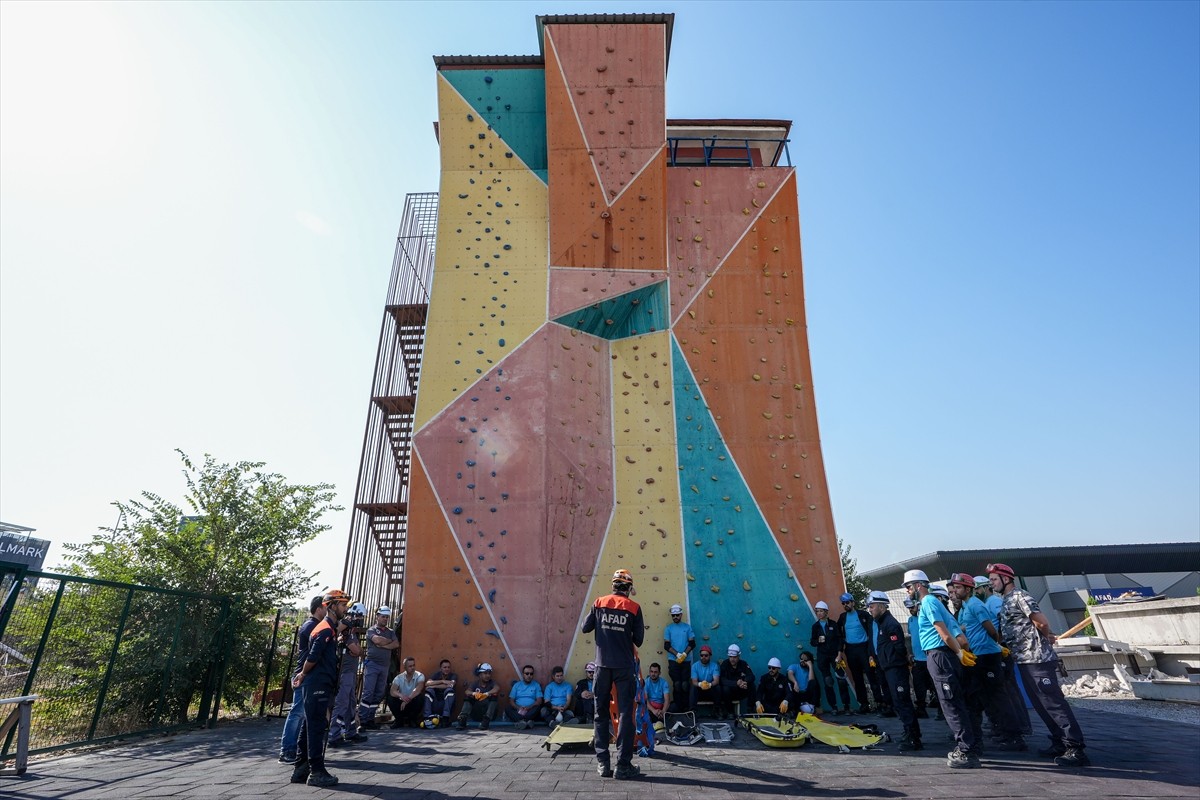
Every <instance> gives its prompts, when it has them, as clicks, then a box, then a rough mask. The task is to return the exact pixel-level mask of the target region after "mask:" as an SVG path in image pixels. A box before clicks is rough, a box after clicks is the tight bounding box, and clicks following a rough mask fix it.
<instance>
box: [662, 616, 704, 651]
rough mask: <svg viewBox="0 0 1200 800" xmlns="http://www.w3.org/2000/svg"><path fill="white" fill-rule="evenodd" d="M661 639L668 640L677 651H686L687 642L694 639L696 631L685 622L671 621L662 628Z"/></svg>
mask: <svg viewBox="0 0 1200 800" xmlns="http://www.w3.org/2000/svg"><path fill="white" fill-rule="evenodd" d="M663 641H664V642H670V643H671V647H674V648H675V650H676V651H677V652H680V653H683V652H686V651H687V646H688V642H694V641H696V633H695V631H693V630H692V626H691V625H688V624H687V623H686V622H672V623H671V624H670V625H668V626H667V627H666V628H665V629H663Z"/></svg>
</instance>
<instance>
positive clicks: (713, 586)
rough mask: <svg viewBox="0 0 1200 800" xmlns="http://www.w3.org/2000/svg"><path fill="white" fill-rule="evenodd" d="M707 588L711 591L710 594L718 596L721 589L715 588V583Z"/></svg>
mask: <svg viewBox="0 0 1200 800" xmlns="http://www.w3.org/2000/svg"><path fill="white" fill-rule="evenodd" d="M708 588H709V589H711V590H712V593H713V594H720V593H721V587H720V586H717V585H716V584H715V583H714V584H713V585H712V586H710V587H708Z"/></svg>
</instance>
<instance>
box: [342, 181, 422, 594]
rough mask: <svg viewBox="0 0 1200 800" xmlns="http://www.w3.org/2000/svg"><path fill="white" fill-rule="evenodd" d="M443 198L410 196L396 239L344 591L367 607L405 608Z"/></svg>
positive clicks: (355, 493)
mask: <svg viewBox="0 0 1200 800" xmlns="http://www.w3.org/2000/svg"><path fill="white" fill-rule="evenodd" d="M437 209H438V194H437V192H420V193H414V194H409V195H408V196H407V198H406V199H405V203H404V216H403V218H402V219H401V221H400V230H399V232H398V233H397V234H396V255H395V257H394V258H393V259H392V275H391V279H390V280H389V282H388V291H387V300H386V303H385V305H384V311H383V322H382V324H381V326H380V329H379V348H378V350H377V352H376V355H375V375H374V379H373V381H372V383H371V401H370V403H368V405H367V425H366V430H365V432H364V433H363V447H362V458H361V460H360V461H359V467H358V485H357V487H356V488H355V490H354V507H353V508H352V509H351V517H350V536H349V541H348V542H347V544H346V566H345V569H344V571H343V574H342V585H343V587H344V588H345V590H346V591H347V592H349V593H350V595H351V596H352V597H354V598H355V599H358V600H362V601H363V602H364V603H366V604H367V605H368V606H372V605H374V606H378V605H384V604H386V605H390V606H392V607H393V608H401V607H403V606H402V602H403V596H402V595H403V590H404V554H405V549H406V545H407V539H408V478H409V467H410V464H411V459H412V435H413V414H414V411H415V409H416V401H417V380H418V378H419V377H420V374H421V354H422V352H423V350H424V346H425V322H426V314H427V312H428V310H429V287H430V284H431V282H432V279H433V260H434V249H435V247H436V243H437Z"/></svg>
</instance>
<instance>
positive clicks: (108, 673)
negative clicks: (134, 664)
mask: <svg viewBox="0 0 1200 800" xmlns="http://www.w3.org/2000/svg"><path fill="white" fill-rule="evenodd" d="M133 591H134V590H133V589H130V590H129V591H128V592H127V593H126V594H125V608H124V609H122V611H121V621H120V622H119V623H118V624H117V634H116V636H114V637H113V646H112V652H110V653H109V654H108V668H107V669H105V670H104V681H103V682H102V683H101V684H100V694H99V695H98V696H97V697H96V713H94V714H93V715H92V724H91V725H90V726H88V732H87V737H86V738H85V739H84V741H89V742H90V741H91V740H92V737H93V736H95V735H96V725H98V724H99V723H100V712H101V711H103V710H104V697H105V695H107V694H108V684H109V681H111V680H112V672H113V665H114V664H115V663H117V653H118V652H120V648H121V639H122V638H123V637H124V635H125V622H126V621H127V620H128V619H129V607H130V606H131V605H133Z"/></svg>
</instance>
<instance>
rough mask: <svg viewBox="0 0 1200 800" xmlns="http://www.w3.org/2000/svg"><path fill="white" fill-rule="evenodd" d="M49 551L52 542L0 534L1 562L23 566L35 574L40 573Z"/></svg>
mask: <svg viewBox="0 0 1200 800" xmlns="http://www.w3.org/2000/svg"><path fill="white" fill-rule="evenodd" d="M49 549H50V542H49V540H47V539H34V538H32V537H30V536H22V535H19V534H18V535H14V534H11V533H0V561H7V562H9V563H10V564H23V565H25V566H27V567H28V568H29V569H31V570H33V571H35V572H40V571H41V569H42V564H43V563H44V562H45V561H46V552H47V551H48V550H49Z"/></svg>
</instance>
